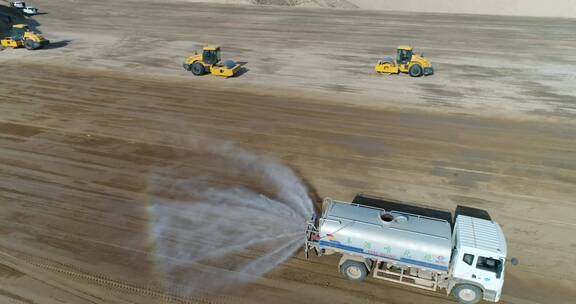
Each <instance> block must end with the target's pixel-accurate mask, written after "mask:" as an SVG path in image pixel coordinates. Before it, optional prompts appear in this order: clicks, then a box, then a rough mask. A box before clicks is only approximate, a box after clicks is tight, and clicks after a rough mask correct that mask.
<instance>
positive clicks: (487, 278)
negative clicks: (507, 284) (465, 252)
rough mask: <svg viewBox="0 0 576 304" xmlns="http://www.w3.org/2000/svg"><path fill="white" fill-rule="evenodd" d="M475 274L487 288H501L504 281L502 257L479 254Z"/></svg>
mask: <svg viewBox="0 0 576 304" xmlns="http://www.w3.org/2000/svg"><path fill="white" fill-rule="evenodd" d="M475 266H476V267H475V268H476V269H475V270H474V272H475V275H476V279H478V280H479V283H481V284H482V285H483V286H484V287H485V288H486V289H488V290H495V291H496V290H498V291H499V290H500V289H501V288H502V285H503V284H502V283H503V275H504V263H503V261H502V260H500V259H495V258H491V257H484V256H478V257H477V258H476V262H475Z"/></svg>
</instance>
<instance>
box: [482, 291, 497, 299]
mask: <svg viewBox="0 0 576 304" xmlns="http://www.w3.org/2000/svg"><path fill="white" fill-rule="evenodd" d="M499 300H500V293H498V292H496V291H494V290H484V301H488V302H498V301H499Z"/></svg>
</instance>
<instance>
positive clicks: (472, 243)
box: [447, 215, 507, 303]
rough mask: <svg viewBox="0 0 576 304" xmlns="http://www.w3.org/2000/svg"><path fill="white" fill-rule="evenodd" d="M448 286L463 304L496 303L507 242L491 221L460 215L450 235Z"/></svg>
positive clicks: (499, 290)
mask: <svg viewBox="0 0 576 304" xmlns="http://www.w3.org/2000/svg"><path fill="white" fill-rule="evenodd" d="M452 244H453V246H454V247H453V250H452V259H451V264H452V265H450V266H451V267H450V272H451V273H450V274H449V275H450V277H451V280H450V284H449V286H448V288H447V291H448V292H449V293H450V292H452V293H453V294H454V295H455V296H456V297H457V298H459V299H460V300H461V301H462V302H464V303H466V302H470V303H475V302H477V301H478V298H481V299H484V300H486V301H491V302H498V301H499V300H500V295H501V294H502V286H503V285H504V265H505V262H506V251H507V249H506V239H505V237H504V233H503V232H502V229H501V228H500V226H499V225H498V224H497V223H495V222H492V221H488V220H484V219H479V218H474V217H470V216H464V215H459V216H458V217H457V218H456V223H455V225H454V233H453V234H452Z"/></svg>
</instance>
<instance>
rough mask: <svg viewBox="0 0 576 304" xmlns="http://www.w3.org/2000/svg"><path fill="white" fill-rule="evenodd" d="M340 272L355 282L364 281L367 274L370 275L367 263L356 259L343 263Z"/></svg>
mask: <svg viewBox="0 0 576 304" xmlns="http://www.w3.org/2000/svg"><path fill="white" fill-rule="evenodd" d="M340 272H341V273H342V275H343V276H344V277H345V278H347V279H348V280H350V281H353V282H362V281H364V280H366V276H367V275H368V269H366V265H364V263H361V262H356V261H346V262H344V263H342V266H340Z"/></svg>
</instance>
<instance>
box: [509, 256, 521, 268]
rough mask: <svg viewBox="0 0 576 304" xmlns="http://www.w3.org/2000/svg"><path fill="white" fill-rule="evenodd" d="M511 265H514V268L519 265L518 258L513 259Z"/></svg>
mask: <svg viewBox="0 0 576 304" xmlns="http://www.w3.org/2000/svg"><path fill="white" fill-rule="evenodd" d="M510 263H511V264H512V266H516V265H518V263H519V262H518V259H517V258H511V259H510Z"/></svg>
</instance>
